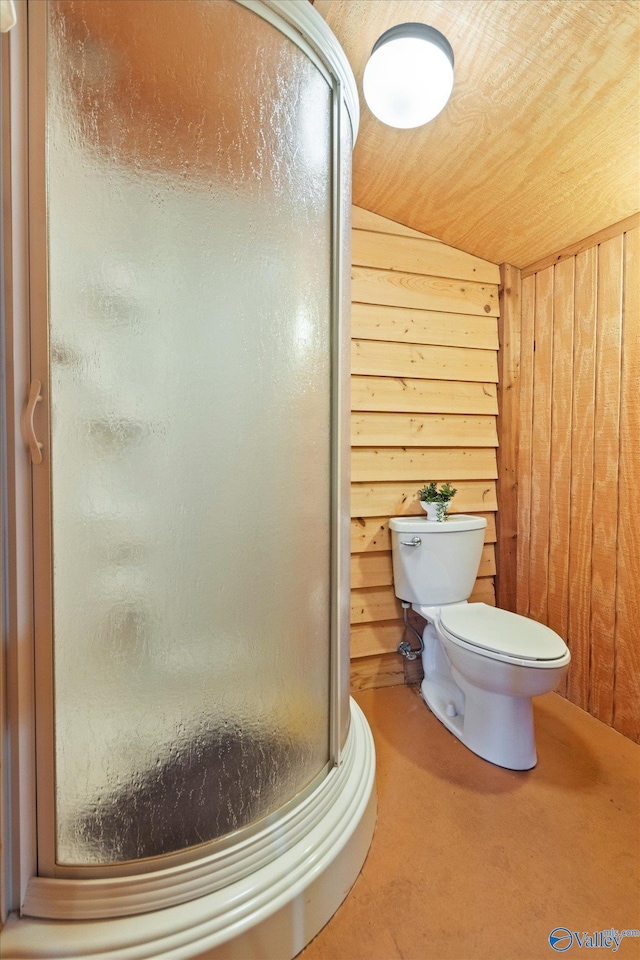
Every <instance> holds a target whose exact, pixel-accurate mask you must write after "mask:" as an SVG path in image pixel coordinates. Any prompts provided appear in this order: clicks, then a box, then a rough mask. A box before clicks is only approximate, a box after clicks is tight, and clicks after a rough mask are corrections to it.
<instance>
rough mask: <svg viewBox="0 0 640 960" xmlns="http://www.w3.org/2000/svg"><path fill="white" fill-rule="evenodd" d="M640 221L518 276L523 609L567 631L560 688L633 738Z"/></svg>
mask: <svg viewBox="0 0 640 960" xmlns="http://www.w3.org/2000/svg"><path fill="white" fill-rule="evenodd" d="M638 222H639V221H638V217H636V218H635V219H634V220H633V222H631V221H626V222H624V223H623V224H621V225H620V230H618V231H617V232H615V231H612V230H611V229H610V230H608V231H606V232H603V236H602V237H601V238H600V239H598V238H597V237H595V238H589V241H590V242H589V245H586V244H585V245H576V246H575V247H574V248H572V249H571V250H568V251H564V252H563V253H560V254H557V255H556V256H555V257H550V258H547V259H546V260H545V261H543V262H542V263H539V264H534V265H532V266H531V267H529V268H527V269H526V270H523V271H522V275H521V290H520V294H521V319H520V317H519V316H518V313H519V310H518V309H514V310H513V311H512V315H513V323H514V330H513V333H514V341H515V340H518V339H519V343H518V349H519V363H518V364H517V366H518V370H519V376H518V382H517V386H518V390H517V391H515V392H514V393H513V394H512V395H511V397H510V398H509V401H508V402H510V403H512V404H513V405H514V406H516V407H517V413H518V417H517V419H518V430H519V437H518V441H517V481H518V482H517V586H516V597H515V602H516V609H517V611H518V613H521V614H523V615H525V616H530V617H533V618H534V619H536V620H539V621H541V622H542V623H546V624H548V625H549V626H550V627H551V628H552V629H553V630H555V631H557V632H558V633H559V634H560V635H561V636H563V637H565V638H566V639H567V643H568V645H569V648H570V650H571V656H572V662H571V667H570V670H569V674H568V679H567V682H566V688H565V690H564V691H561V692H564V693H565V695H566V696H567V697H568V699H569V700H571V701H572V702H573V703H576V704H577V705H578V706H580V707H582V708H584V709H585V710H588V711H589V712H590V713H591V714H593V715H594V716H595V717H598V718H599V719H600V720H602V721H604V722H605V723H607V724H609V725H612V726H613V727H615V728H616V729H617V730H619V731H620V732H621V733H623V734H625V735H626V736H629V737H631V738H632V739H634V740H636V741H640V642H639V641H638V631H639V629H640V628H639V624H640V601H639V594H640V589H639V584H640V536H639V535H638V520H637V507H636V503H635V499H636V494H637V491H638V489H639V488H640V310H639V305H638V299H639V294H640V241H639V235H640V229H639V226H638ZM511 269H513V268H511ZM503 274H504V270H503ZM512 287H513V290H514V291H516V288H517V284H515V283H513V284H512ZM505 294H506V295H510V292H507V291H505V292H504V293H503V296H504V295H505ZM503 312H504V315H505V317H506V316H507V315H508V313H509V311H508V310H506V309H504V310H503ZM518 324H519V329H518V330H517V331H516V330H515V327H516V326H517V325H518ZM518 393H519V399H518ZM505 439H506V438H505ZM507 546H508V545H507ZM500 549H502V546H501V548H500Z"/></svg>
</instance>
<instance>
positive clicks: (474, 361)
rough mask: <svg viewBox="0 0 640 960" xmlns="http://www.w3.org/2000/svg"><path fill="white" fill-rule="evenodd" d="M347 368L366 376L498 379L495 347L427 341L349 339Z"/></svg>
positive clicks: (468, 379) (484, 381) (484, 380)
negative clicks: (430, 342)
mask: <svg viewBox="0 0 640 960" xmlns="http://www.w3.org/2000/svg"><path fill="white" fill-rule="evenodd" d="M351 372H352V373H359V374H365V375H366V376H380V377H416V378H418V379H423V380H462V381H471V382H473V381H475V382H477V383H497V382H498V362H497V359H496V351H495V350H469V349H466V348H465V347H444V346H442V347H440V346H434V345H428V344H414V343H386V342H380V341H377V340H353V341H352V344H351Z"/></svg>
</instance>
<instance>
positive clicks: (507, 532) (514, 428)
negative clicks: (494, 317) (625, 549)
mask: <svg viewBox="0 0 640 960" xmlns="http://www.w3.org/2000/svg"><path fill="white" fill-rule="evenodd" d="M500 280H501V283H500V318H499V320H498V331H499V342H500V349H499V351H498V404H499V406H498V410H499V413H498V431H499V434H500V446H499V447H498V496H499V498H500V513H499V515H498V517H497V526H498V550H497V562H498V569H497V577H496V602H497V604H498V606H499V607H501V608H502V609H504V610H513V611H515V609H516V590H517V579H516V569H517V566H516V559H517V536H518V501H517V486H518V444H519V438H520V429H519V416H518V413H519V411H518V409H517V405H516V404H517V396H518V388H519V381H520V323H521V313H520V311H521V308H520V271H519V270H518V269H517V268H516V267H513V266H511V264H509V263H504V264H502V266H501V267H500Z"/></svg>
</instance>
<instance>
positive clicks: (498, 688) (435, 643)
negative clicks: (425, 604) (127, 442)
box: [414, 602, 571, 770]
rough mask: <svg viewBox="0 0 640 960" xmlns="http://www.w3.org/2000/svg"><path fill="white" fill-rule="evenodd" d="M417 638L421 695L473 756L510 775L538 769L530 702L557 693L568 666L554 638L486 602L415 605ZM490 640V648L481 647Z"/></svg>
mask: <svg viewBox="0 0 640 960" xmlns="http://www.w3.org/2000/svg"><path fill="white" fill-rule="evenodd" d="M414 609H415V610H416V612H417V613H420V614H421V615H422V616H424V618H425V619H426V620H427V621H428V622H427V626H426V627H425V630H424V633H423V644H424V649H423V653H422V664H423V668H424V680H423V681H422V687H421V691H422V696H423V698H424V700H425V703H426V704H427V706H428V707H429V708H430V709H431V711H432V712H433V713H434V714H435V715H436V716H437V717H438V719H439V720H441V721H442V723H444V725H445V726H446V727H447V728H448V729H449V730H450V731H451V732H452V733H453V734H454V735H455V736H456V737H458V739H459V740H461V741H462V743H464V744H465V746H467V747H468V748H469V749H470V750H473V752H474V753H477V754H478V756H480V757H483V759H485V760H489V761H490V762H491V763H495V764H497V765H498V766H501V767H507V768H509V769H510V770H529V769H530V768H531V767H534V766H535V765H536V762H537V756H536V748H535V739H534V727H533V709H532V703H531V698H532V697H536V696H540V695H541V694H543V693H549V692H550V691H551V690H555V688H556V687H557V686H558V684H559V683H560V681H561V680H562V678H563V677H564V675H565V673H566V671H567V667H568V665H569V661H570V659H571V658H570V655H569V651H568V649H567V647H566V645H565V643H564V641H563V640H562V638H561V637H559V636H558V635H557V634H556V633H554V632H553V631H552V630H549V628H548V627H545V626H543V625H542V624H540V623H536V622H535V621H533V620H528V619H527V618H526V617H521V616H518V615H517V614H514V613H509V612H507V611H506V610H498V609H496V608H495V607H489V606H487V605H486V604H484V603H473V604H467V603H466V602H465V603H461V604H452V605H451V606H445V607H442V608H440V609H438V608H436V609H435V610H434V609H433V608H422V609H420V606H419V605H418V604H415V605H414ZM489 639H491V644H492V648H491V649H489V648H487V647H485V646H483V645H482V642H486V641H487V640H489Z"/></svg>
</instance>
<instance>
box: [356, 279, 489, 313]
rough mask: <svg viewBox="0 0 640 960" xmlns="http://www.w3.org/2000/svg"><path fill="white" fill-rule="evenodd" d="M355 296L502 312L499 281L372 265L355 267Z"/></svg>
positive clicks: (418, 305) (372, 300) (410, 304)
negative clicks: (389, 268) (487, 281)
mask: <svg viewBox="0 0 640 960" xmlns="http://www.w3.org/2000/svg"><path fill="white" fill-rule="evenodd" d="M351 296H352V299H353V301H354V302H355V303H378V304H384V305H386V306H388V307H416V308H418V309H419V310H443V311H444V312H445V313H473V314H479V315H480V316H482V315H485V316H493V317H497V316H498V312H499V310H498V285H497V284H489V283H476V282H474V281H473V280H463V281H460V280H449V279H447V278H444V277H429V276H421V275H420V274H416V273H400V272H398V271H395V270H374V269H372V268H369V267H352V268H351Z"/></svg>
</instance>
